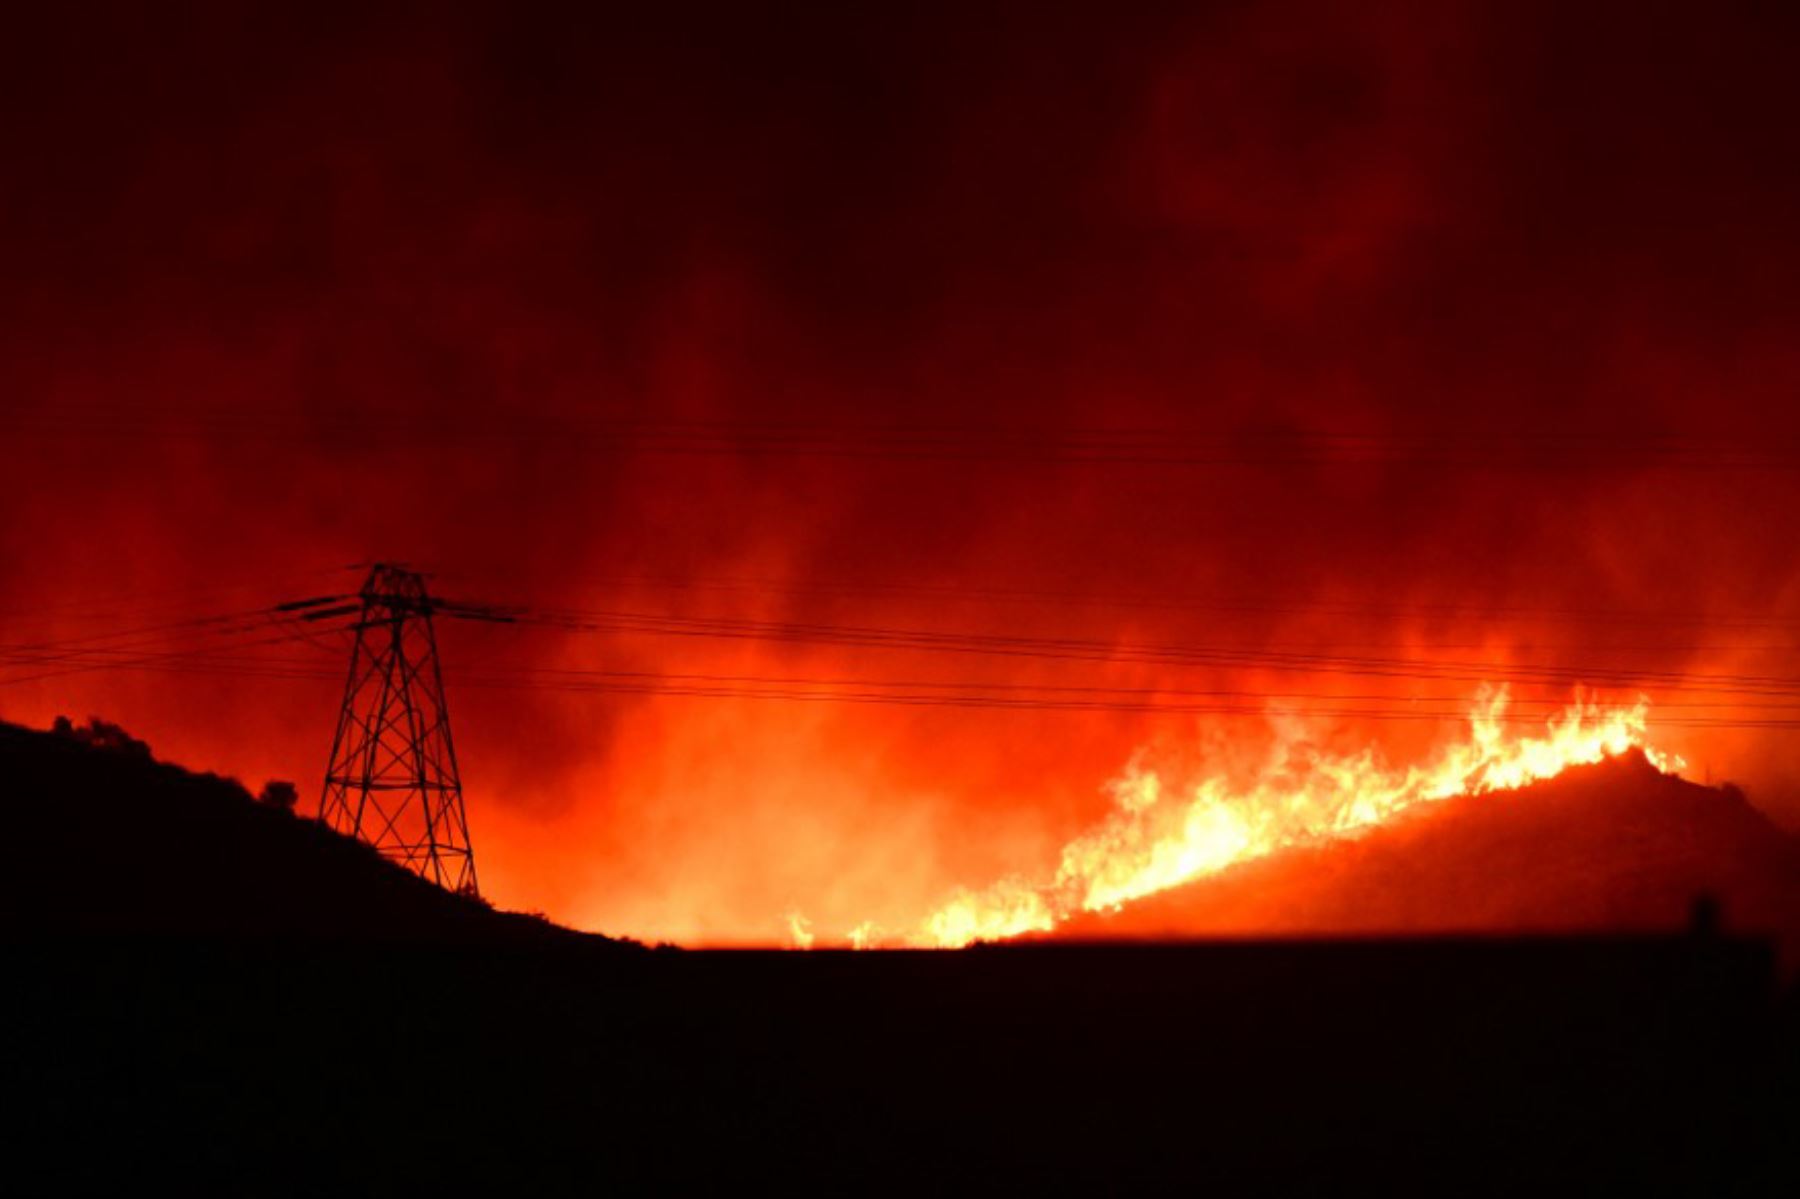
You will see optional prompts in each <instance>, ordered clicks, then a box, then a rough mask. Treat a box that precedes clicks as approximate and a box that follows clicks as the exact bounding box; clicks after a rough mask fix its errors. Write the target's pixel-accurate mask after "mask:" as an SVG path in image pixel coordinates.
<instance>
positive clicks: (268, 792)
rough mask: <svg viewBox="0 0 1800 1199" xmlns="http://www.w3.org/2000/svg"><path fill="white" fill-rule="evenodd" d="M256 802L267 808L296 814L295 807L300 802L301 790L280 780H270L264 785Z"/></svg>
mask: <svg viewBox="0 0 1800 1199" xmlns="http://www.w3.org/2000/svg"><path fill="white" fill-rule="evenodd" d="M256 802H257V803H259V804H262V805H264V806H265V807H270V808H276V809H279V810H280V811H283V812H286V813H287V814H288V815H290V816H291V815H293V814H294V806H295V805H296V804H298V803H299V802H300V790H299V788H297V787H295V786H294V784H292V783H287V782H283V781H281V780H280V779H270V780H269V781H268V782H266V783H264V784H263V789H262V791H261V793H260V794H258V795H257V797H256Z"/></svg>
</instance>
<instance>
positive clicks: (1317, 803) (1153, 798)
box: [863, 689, 1684, 947]
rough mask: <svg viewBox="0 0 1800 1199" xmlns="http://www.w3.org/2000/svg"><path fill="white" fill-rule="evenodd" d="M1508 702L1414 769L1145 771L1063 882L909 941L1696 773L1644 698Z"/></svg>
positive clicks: (1077, 851) (1028, 922)
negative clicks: (1644, 773)
mask: <svg viewBox="0 0 1800 1199" xmlns="http://www.w3.org/2000/svg"><path fill="white" fill-rule="evenodd" d="M1506 701H1507V696H1506V692H1505V690H1504V689H1499V690H1484V691H1483V692H1482V694H1481V695H1480V696H1479V697H1477V699H1476V701H1475V703H1474V706H1473V709H1472V711H1471V713H1470V736H1469V737H1468V739H1467V740H1466V741H1463V742H1460V743H1458V744H1454V745H1450V746H1446V747H1444V748H1443V749H1441V750H1439V751H1438V752H1437V754H1436V755H1435V756H1434V757H1433V759H1432V760H1431V761H1429V762H1428V763H1426V764H1424V765H1421V766H1413V767H1409V768H1406V769H1398V768H1396V767H1393V766H1391V765H1389V764H1388V763H1387V762H1385V761H1384V760H1383V759H1382V758H1381V756H1380V755H1379V754H1378V753H1377V752H1375V751H1373V750H1366V751H1364V752H1362V753H1359V754H1353V755H1347V756H1346V755H1330V754H1327V753H1325V752H1323V751H1321V750H1319V749H1317V748H1316V747H1314V746H1311V745H1308V744H1306V743H1305V742H1303V741H1301V740H1299V739H1297V738H1288V739H1285V740H1283V741H1281V742H1280V743H1278V744H1277V745H1276V746H1275V747H1274V749H1273V750H1272V751H1271V752H1270V754H1269V756H1268V759H1267V760H1266V762H1265V763H1264V765H1263V768H1262V769H1261V771H1260V772H1259V773H1258V775H1257V777H1256V778H1255V779H1253V780H1251V781H1250V782H1249V783H1248V784H1245V785H1235V786H1234V785H1233V784H1231V783H1227V782H1225V781H1224V780H1221V779H1218V778H1208V779H1205V780H1202V781H1200V782H1198V783H1195V784H1191V785H1188V786H1186V787H1176V786H1172V785H1171V784H1170V783H1169V781H1168V780H1167V779H1165V778H1164V777H1162V776H1161V775H1159V774H1157V773H1155V772H1154V771H1150V770H1146V769H1143V768H1142V767H1141V765H1139V764H1137V763H1134V764H1133V765H1132V766H1131V767H1129V768H1128V769H1127V770H1126V772H1125V773H1124V775H1122V776H1121V777H1120V778H1118V779H1117V780H1115V781H1114V782H1113V783H1112V785H1111V787H1110V791H1111V793H1112V796H1113V799H1114V803H1115V808H1114V811H1113V812H1112V814H1111V815H1110V816H1109V817H1108V818H1107V819H1106V821H1105V822H1104V823H1102V824H1101V825H1100V826H1099V827H1097V828H1095V829H1093V830H1092V831H1090V832H1088V833H1086V834H1084V835H1083V836H1081V837H1079V838H1077V839H1076V840H1074V841H1072V842H1070V843H1069V844H1068V845H1067V846H1065V847H1064V849H1063V852H1062V860H1061V863H1060V865H1059V866H1058V867H1057V870H1056V873H1055V876H1054V877H1053V878H1052V879H1050V880H1048V881H1045V882H1032V881H1028V880H1025V879H1020V878H1009V879H1003V880H1001V881H1000V882H998V883H995V884H994V885H992V886H990V887H987V888H986V889H984V890H981V891H964V892H961V893H959V894H957V895H956V896H955V897H954V898H953V899H952V900H951V901H950V902H949V903H947V904H945V905H944V906H943V907H942V908H940V909H939V910H938V911H937V912H935V913H934V914H933V915H931V916H930V917H929V918H928V919H927V920H926V921H925V922H924V925H923V928H922V930H921V931H920V932H919V933H917V934H915V935H914V936H912V937H909V938H907V939H906V942H907V943H908V944H912V945H920V946H939V947H955V946H962V945H967V944H970V943H971V942H974V941H980V940H998V939H1004V938H1007V937H1016V936H1019V935H1022V934H1025V933H1031V932H1043V931H1047V930H1049V929H1052V928H1054V927H1055V926H1056V925H1057V924H1058V923H1060V922H1061V921H1062V920H1064V919H1066V918H1068V917H1069V916H1072V915H1074V914H1076V913H1078V912H1092V911H1101V910H1109V909H1116V908H1117V907H1119V906H1120V905H1121V904H1124V903H1126V902H1128V901H1130V900H1134V899H1138V898H1140V897H1142V896H1145V895H1150V894H1153V893H1155V892H1158V891H1162V890H1166V889H1168V888H1170V887H1175V886H1179V885H1180V884H1182V883H1186V882H1189V881H1191V880H1193V879H1196V878H1199V877H1201V876H1203V875H1207V874H1212V873H1214V872H1216V871H1219V870H1223V869H1224V868H1226V867H1227V866H1231V865H1234V864H1236V863H1239V862H1243V861H1247V860H1249V859H1252V858H1257V857H1261V856H1263V855H1265V854H1270V853H1273V852H1275V851H1276V850H1279V849H1282V848H1285V847H1287V846H1292V845H1299V844H1303V843H1306V842H1310V841H1317V840H1319V839H1322V838H1328V837H1344V836H1351V835H1354V834H1356V833H1357V832H1358V831H1359V830H1363V829H1366V828H1368V827H1370V826H1371V825H1375V824H1379V823H1381V822H1382V821H1385V820H1388V819H1390V818H1392V817H1393V816H1395V815H1396V814H1398V813H1400V812H1402V811H1405V810H1407V809H1409V808H1413V807H1416V806H1418V805H1421V804H1425V803H1429V802H1432V801H1434V800H1440V799H1446V798H1448V797H1450V796H1454V795H1473V794H1480V793H1483V792H1488V791H1499V790H1507V789H1510V788H1515V787H1521V786H1524V785H1525V784H1527V783H1531V782H1534V781H1536V780H1539V779H1545V778H1550V777H1551V776H1553V775H1556V774H1559V773H1561V772H1562V771H1563V770H1565V769H1567V768H1568V767H1570V766H1579V765H1585V764H1589V763H1593V762H1598V761H1600V760H1602V759H1603V758H1606V757H1609V756H1611V755H1615V754H1619V753H1623V752H1625V751H1626V750H1628V749H1632V748H1637V749H1640V750H1642V751H1643V753H1644V755H1645V757H1646V758H1648V759H1649V761H1650V762H1651V764H1652V765H1654V766H1656V767H1657V768H1658V769H1660V770H1678V769H1680V768H1681V766H1682V765H1684V763H1682V762H1681V760H1680V759H1679V758H1675V757H1672V756H1669V755H1665V754H1662V753H1659V752H1657V751H1656V750H1654V749H1652V748H1650V747H1649V746H1648V745H1646V744H1645V718H1646V715H1647V713H1648V711H1649V701H1648V700H1647V699H1644V698H1642V697H1640V698H1639V699H1638V700H1637V702H1636V703H1634V704H1632V705H1630V706H1628V707H1621V706H1608V705H1602V704H1600V703H1598V702H1596V701H1593V700H1592V699H1589V698H1587V697H1584V696H1582V695H1580V694H1577V696H1576V698H1575V701H1574V702H1573V703H1572V704H1571V705H1570V706H1569V707H1568V708H1567V709H1566V710H1564V712H1563V713H1562V715H1561V716H1559V717H1557V718H1555V719H1553V720H1551V721H1549V722H1548V724H1547V728H1546V731H1545V732H1544V733H1543V734H1541V735H1537V736H1520V735H1517V734H1514V733H1511V732H1509V731H1508V730H1507V728H1506V725H1505V723H1504V721H1503V720H1502V717H1503V715H1504V713H1505V710H1506ZM863 941H864V943H867V942H866V936H865V938H864V939H863Z"/></svg>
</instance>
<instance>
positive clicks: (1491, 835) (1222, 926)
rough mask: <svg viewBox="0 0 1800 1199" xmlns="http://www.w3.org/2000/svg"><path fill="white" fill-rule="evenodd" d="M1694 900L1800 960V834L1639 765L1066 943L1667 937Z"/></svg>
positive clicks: (1222, 886)
mask: <svg viewBox="0 0 1800 1199" xmlns="http://www.w3.org/2000/svg"><path fill="white" fill-rule="evenodd" d="M1702 894H1705V895H1710V896H1712V897H1714V898H1716V899H1717V901H1718V902H1719V904H1720V906H1721V907H1722V909H1723V916H1724V922H1725V926H1726V927H1727V928H1728V929H1732V930H1737V931H1743V932H1749V933H1758V934H1773V935H1775V936H1777V937H1779V938H1780V939H1781V940H1782V941H1783V942H1784V943H1785V945H1786V947H1787V948H1788V951H1789V952H1790V953H1793V952H1794V951H1795V950H1796V948H1800V838H1796V837H1794V836H1793V835H1792V834H1789V833H1786V832H1784V831H1782V830H1781V829H1780V828H1778V827H1776V826H1775V825H1774V824H1772V823H1771V822H1770V821H1769V820H1768V819H1767V818H1766V817H1764V816H1763V815H1762V814H1761V813H1759V812H1758V811H1757V810H1756V809H1755V808H1753V807H1752V806H1751V805H1750V804H1749V803H1748V802H1747V801H1746V800H1745V798H1744V796H1743V794H1742V793H1741V792H1739V791H1737V790H1736V789H1735V788H1730V787H1726V788H1709V787H1702V786H1698V785H1696V784H1694V783H1690V782H1687V781H1686V780H1684V779H1680V778H1676V777H1674V776H1672V775H1665V774H1662V773H1661V772H1659V771H1657V770H1655V769H1654V768H1652V767H1651V766H1650V765H1649V764H1648V763H1647V762H1645V761H1644V759H1643V757H1642V756H1641V755H1637V754H1632V755H1630V756H1627V757H1621V758H1618V759H1614V760H1611V761H1607V762H1602V763H1600V764H1598V765H1594V766H1588V767H1580V768H1576V769H1572V770H1569V771H1567V772H1565V773H1564V774H1562V775H1559V776H1558V777H1556V778H1554V779H1550V780H1547V781H1545V782H1541V783H1536V784H1534V785H1532V786H1529V787H1525V788H1522V789H1520V790H1518V791H1511V792H1501V793H1493V794H1488V795H1476V796H1462V797H1458V798H1455V799H1450V800H1446V801H1444V802H1443V803H1440V804H1435V805H1430V806H1427V807H1426V808H1424V809H1422V810H1419V811H1417V812H1416V813H1414V814H1412V815H1410V816H1409V817H1407V818H1404V819H1401V820H1399V821H1397V822H1395V823H1393V824H1390V825H1387V826H1384V827H1381V828H1377V829H1374V830H1372V831H1370V832H1368V833H1367V834H1365V835H1363V836H1361V837H1358V838H1354V839H1349V840H1342V841H1331V842H1325V843H1321V844H1319V845H1315V846H1308V847H1304V848H1299V849H1294V850H1291V851H1288V852H1285V853H1281V854H1277V855H1274V856H1272V857H1269V858H1265V859H1263V860H1260V861H1256V862H1249V863H1246V864H1244V865H1242V866H1238V867H1235V868H1233V869H1231V870H1227V871H1224V872H1222V873H1220V874H1217V875H1214V876H1212V877H1210V878H1205V879H1201V880H1198V881H1196V882H1193V883H1190V884H1188V885H1187V886H1184V887H1180V888H1176V889H1174V890H1170V891H1166V892H1163V893H1161V894H1158V895H1154V896H1148V897H1146V898H1145V899H1143V900H1140V901H1139V902H1137V903H1134V904H1129V905H1127V906H1126V907H1124V908H1123V909H1121V910H1120V911H1118V912H1114V913H1106V914H1098V915H1092V916H1087V917H1083V918H1082V919H1079V920H1076V921H1073V922H1071V923H1070V924H1068V925H1066V926H1065V927H1064V928H1063V929H1062V930H1061V935H1063V936H1068V937H1077V938H1079V937H1096V936H1098V937H1105V936H1120V935H1128V936H1158V937H1168V936H1186V937H1192V936H1198V935H1215V934H1239V933H1249V934H1255V935H1266V934H1271V933H1273V934H1295V933H1302V934H1320V933H1324V934H1341V933H1356V934H1365V933H1438V932H1484V933H1520V932H1669V931H1673V930H1675V929H1678V928H1680V927H1682V926H1683V925H1684V924H1685V923H1686V922H1687V920H1688V918H1689V912H1690V909H1691V906H1692V904H1693V901H1694V899H1695V897H1696V896H1699V895H1702Z"/></svg>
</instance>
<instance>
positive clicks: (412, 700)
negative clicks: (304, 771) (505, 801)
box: [319, 563, 480, 896]
mask: <svg viewBox="0 0 1800 1199" xmlns="http://www.w3.org/2000/svg"><path fill="white" fill-rule="evenodd" d="M361 595H362V610H361V615H360V616H359V617H358V619H357V622H356V624H355V625H354V626H353V627H354V628H355V630H356V645H355V647H354V648H352V649H351V651H350V680H349V682H348V683H347V684H345V687H344V707H343V711H342V713H341V714H340V715H339V716H338V725H337V735H336V736H335V737H334V738H333V739H332V742H331V762H330V764H329V765H328V766H327V767H326V769H325V793H324V795H323V797H322V798H321V799H320V800H319V820H320V821H321V822H323V823H324V824H326V825H329V826H330V827H331V828H334V829H336V830H337V831H338V832H340V833H343V834H345V835H346V836H350V837H355V838H357V839H359V840H362V841H366V842H368V843H369V844H370V845H372V846H374V847H375V849H376V850H377V851H379V852H380V853H381V855H382V856H383V857H386V858H388V859H389V860H391V861H394V862H398V863H399V864H400V865H402V866H405V867H406V868H407V869H408V870H411V871H413V872H414V873H416V874H418V875H420V876H421V877H423V878H425V879H428V880H430V881H431V882H434V883H437V884H438V885H439V886H441V887H445V888H448V889H449V890H451V891H456V892H459V893H461V894H464V895H474V896H479V894H480V891H479V890H478V889H477V887H476V885H475V851H474V849H473V847H471V846H470V844H469V825H468V819H467V817H466V816H465V815H464V814H463V798H462V781H461V779H460V777H459V776H458V774H457V770H456V749H455V747H454V746H453V745H452V744H451V741H450V712H449V709H448V708H447V707H446V706H445V703H444V676H443V672H442V671H441V670H440V669H439V667H438V654H437V638H436V636H435V635H434V634H433V633H432V629H431V614H432V612H433V610H434V605H433V603H432V600H431V597H430V596H429V595H428V594H427V593H426V591H425V579H424V577H423V576H421V575H419V574H418V573H416V572H414V571H410V570H405V569H403V568H401V567H398V566H390V565H385V564H381V563H377V564H376V566H375V567H374V569H372V570H371V571H370V572H369V578H368V581H367V582H365V583H364V584H363V588H362V593H361Z"/></svg>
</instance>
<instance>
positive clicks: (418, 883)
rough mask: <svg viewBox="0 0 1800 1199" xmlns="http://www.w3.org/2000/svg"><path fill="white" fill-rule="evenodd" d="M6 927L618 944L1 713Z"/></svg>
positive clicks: (112, 748)
mask: <svg viewBox="0 0 1800 1199" xmlns="http://www.w3.org/2000/svg"><path fill="white" fill-rule="evenodd" d="M0 818H3V819H4V822H5V829H6V834H5V837H4V838H3V839H0V846H3V848H0V897H3V900H4V902H3V903H0V932H4V933H5V934H6V935H8V936H12V937H34V936H58V935H67V934H82V935H86V934H98V935H109V934H127V935H140V934H156V935H172V936H180V937H202V938H217V937H228V938H240V937H259V938H260V937H268V938H293V939H303V940H309V939H323V940H332V941H345V940H350V941H355V940H369V941H398V940H404V941H409V942H426V943H430V942H440V943H444V942H447V943H458V944H460V943H481V944H511V943H542V942H549V941H566V942H570V943H581V942H586V943H591V944H593V945H596V946H606V945H611V944H614V943H613V942H609V941H607V940H606V939H605V938H602V937H592V936H584V935H582V934H578V933H574V932H571V931H569V930H567V929H563V928H560V927H558V926H556V925H552V924H550V923H548V922H546V921H543V920H540V919H537V918H535V917H530V916H522V915H517V914H513V913H505V912H496V911H494V910H492V909H491V908H489V907H487V906H486V905H484V904H482V903H479V902H477V901H475V900H471V899H467V898H463V897H459V896H455V895H451V894H449V893H448V892H446V891H443V890H442V889H440V888H438V887H435V886H432V885H431V884H429V883H427V882H425V881H424V880H422V879H420V878H418V877H416V876H414V875H413V874H411V873H409V872H408V871H406V870H403V869H401V868H400V867H398V866H395V865H393V864H392V863H390V862H387V861H385V860H384V859H382V858H381V856H380V855H378V854H376V853H375V852H374V851H373V850H371V849H369V848H368V847H367V846H364V845H362V844H360V843H358V842H356V841H352V840H350V839H349V838H346V837H342V836H339V835H338V834H336V833H333V832H331V831H330V830H328V829H326V828H324V827H322V826H321V825H319V824H318V823H316V822H315V821H312V820H306V819H301V818H297V817H295V816H293V815H291V814H290V813H288V812H286V811H283V810H281V809H279V808H275V807H270V806H268V805H266V804H260V803H257V802H256V801H255V800H253V799H252V798H251V796H250V794H249V793H248V792H247V791H246V790H245V789H244V788H243V787H242V786H241V785H240V784H239V783H237V782H236V781H235V780H232V779H226V778H220V777H218V776H217V775H211V774H194V773H191V772H189V771H187V770H183V769H182V768H180V767H178V766H172V765H169V764H167V763H162V762H157V761H155V760H154V759H152V758H151V757H150V755H149V753H148V751H147V750H145V749H144V748H143V746H142V745H141V743H134V742H130V741H129V740H128V739H126V740H124V741H123V742H122V743H115V744H111V745H107V744H98V743H95V742H94V741H93V740H91V739H83V738H82V737H81V736H80V735H76V736H71V735H68V734H64V733H46V732H38V731H34V730H30V729H25V728H21V727H19V726H17V725H13V724H7V723H4V722H0Z"/></svg>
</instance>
